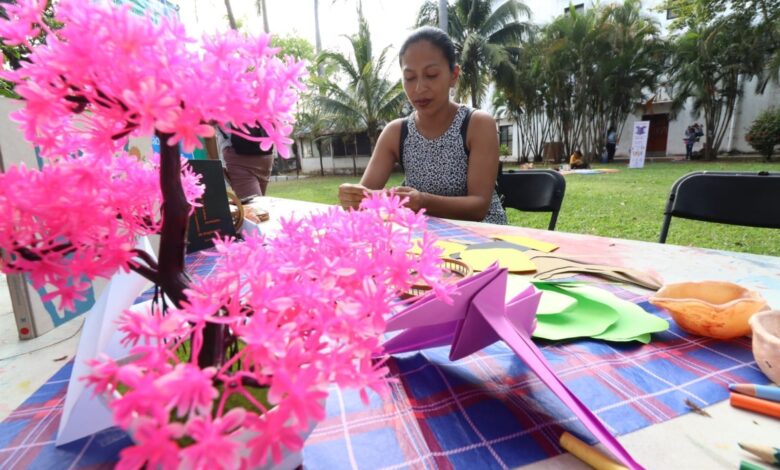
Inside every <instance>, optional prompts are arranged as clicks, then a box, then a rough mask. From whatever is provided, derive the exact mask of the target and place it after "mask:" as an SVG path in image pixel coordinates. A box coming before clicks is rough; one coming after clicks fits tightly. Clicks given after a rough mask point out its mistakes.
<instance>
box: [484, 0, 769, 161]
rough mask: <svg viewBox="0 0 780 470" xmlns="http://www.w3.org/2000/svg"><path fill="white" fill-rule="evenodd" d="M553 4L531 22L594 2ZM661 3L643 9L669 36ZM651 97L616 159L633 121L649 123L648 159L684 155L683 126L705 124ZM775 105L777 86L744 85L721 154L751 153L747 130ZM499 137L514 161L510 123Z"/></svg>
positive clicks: (664, 94) (660, 93)
mask: <svg viewBox="0 0 780 470" xmlns="http://www.w3.org/2000/svg"><path fill="white" fill-rule="evenodd" d="M528 3H529V6H531V8H533V6H534V3H535V2H533V1H530V2H528ZM545 3H546V0H545ZM550 3H553V2H550ZM554 3H555V4H556V9H555V11H554V12H553V13H552V14H551V15H550V16H549V17H547V18H544V17H536V18H534V20H535V21H536V22H538V23H547V22H549V21H551V20H552V19H553V18H554V17H555V16H557V15H560V14H563V13H564V12H566V11H567V10H568V8H570V7H574V8H575V9H578V10H585V9H588V8H592V6H593V3H594V2H593V1H578V0H574V1H571V2H570V1H569V0H555V1H554ZM660 3H661V1H660V0H648V1H645V2H644V9H645V11H647V12H648V13H649V14H651V15H653V16H655V17H656V18H657V19H658V22H659V24H660V25H661V28H662V31H663V33H664V34H668V32H669V26H670V24H671V22H672V19H673V16H672V14H671V13H670V12H667V11H655V10H654V7H655V6H656V5H658V4H660ZM545 6H547V5H545ZM545 11H549V8H546V9H545ZM651 98H653V100H652V102H651V104H650V105H646V106H637V108H636V110H635V112H634V114H632V115H630V116H629V117H628V120H627V121H626V123H625V126H624V127H623V133H622V135H621V136H620V140H619V142H618V146H617V152H616V153H617V156H618V157H620V156H627V155H628V153H629V145H630V142H631V132H632V129H633V122H634V121H638V120H644V121H650V135H649V139H648V143H647V155H648V156H649V157H661V156H667V155H684V154H685V144H684V143H683V134H684V132H685V129H686V127H687V126H688V125H689V124H692V123H693V122H699V123H701V124H702V125H704V119H703V116H700V117H695V116H693V115H692V114H691V111H690V109H691V107H690V104H687V105H686V107H685V109H683V110H681V111H680V112H679V113H677V116H676V117H672V116H671V112H670V111H671V97H670V96H669V92H668V91H667V90H664V89H660V90H656V91H655V92H654V93H653V92H648V94H647V96H646V100H645V101H646V102H647V101H650V99H651ZM485 102H486V103H489V102H490V101H489V99H486V100H485ZM778 103H780V87H778V86H777V85H775V84H773V83H770V84H769V85H768V86H767V88H766V90H765V91H764V94H762V95H757V94H756V93H755V81H751V82H748V83H745V87H744V94H743V96H742V97H740V98H738V102H737V106H736V109H735V111H734V115H733V117H732V120H731V122H730V124H729V129H728V131H727V132H726V136H725V137H724V139H723V144H722V146H721V151H722V152H737V153H753V150H752V148H751V147H750V145H749V144H748V143H747V142H746V141H745V134H746V133H747V129H748V128H749V127H750V124H751V123H752V122H753V120H754V119H755V118H756V117H757V116H758V114H759V113H761V112H762V111H763V110H765V109H766V108H768V107H770V106H772V105H776V104H778ZM499 137H500V138H501V137H504V139H502V141H505V142H507V143H508V141H509V140H511V141H512V146H511V149H512V157H514V158H517V157H518V149H519V148H520V146H519V145H518V142H517V132H516V131H515V129H514V124H513V123H512V122H511V121H509V120H501V121H500V122H499ZM700 145H701V144H699V146H697V147H696V150H698V149H699V148H700Z"/></svg>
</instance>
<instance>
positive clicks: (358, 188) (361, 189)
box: [339, 183, 371, 209]
mask: <svg viewBox="0 0 780 470" xmlns="http://www.w3.org/2000/svg"><path fill="white" fill-rule="evenodd" d="M366 191H368V192H371V191H370V190H369V189H368V188H366V187H365V186H363V185H362V184H351V183H344V184H342V185H341V186H339V202H340V203H341V207H343V208H344V209H349V208H352V209H357V208H358V206H360V201H362V200H363V197H364V196H365V193H366Z"/></svg>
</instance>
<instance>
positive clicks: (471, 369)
mask: <svg viewBox="0 0 780 470" xmlns="http://www.w3.org/2000/svg"><path fill="white" fill-rule="evenodd" d="M258 204H259V205H261V206H262V207H263V208H265V209H266V210H268V211H269V213H270V214H271V218H272V219H271V221H269V222H265V223H262V224H260V225H259V227H260V228H261V229H262V230H267V231H271V230H273V228H274V226H275V224H278V217H279V216H280V215H282V214H289V213H291V212H297V213H305V212H307V211H311V210H317V209H319V208H322V207H323V206H320V205H314V204H309V203H302V202H297V201H287V200H283V199H275V198H263V199H262V200H261V201H259V202H258ZM431 228H432V229H433V230H435V231H436V232H437V233H438V234H440V236H441V237H442V238H453V237H454V238H456V239H464V240H467V239H470V240H472V241H476V240H479V239H481V237H483V236H485V235H488V234H493V233H497V232H503V233H511V234H518V235H524V236H529V237H532V238H537V239H540V240H545V241H550V242H553V243H556V244H558V245H559V246H560V247H561V248H560V250H559V252H560V253H573V254H580V255H586V256H588V257H589V258H592V259H593V261H594V262H595V261H598V262H599V263H601V264H615V265H625V266H630V267H633V268H637V269H644V270H652V271H655V272H657V273H658V274H660V275H661V276H662V277H664V278H665V280H666V281H667V282H676V281H681V280H691V279H719V280H728V281H732V282H737V283H739V284H742V285H745V286H749V287H752V288H755V289H757V290H759V291H761V292H762V294H763V295H764V296H765V297H766V298H767V300H768V301H769V303H770V305H774V306H780V258H776V257H768V256H758V255H749V254H739V253H728V252H721V251H714V250H705V249H698V248H691V247H681V246H674V245H659V244H655V243H646V242H637V241H628V240H617V239H609V238H602V237H593V236H587V235H577V234H567V233H561V232H547V231H541V230H533V229H525V228H520V227H501V226H490V225H485V224H476V223H467V222H456V223H454V224H452V223H449V222H447V221H438V220H435V219H432V221H431ZM604 287H606V288H610V289H613V291H615V292H617V293H618V294H619V295H620V296H622V297H624V298H628V299H631V300H633V301H635V302H637V303H640V305H642V306H643V307H645V308H647V309H649V310H651V311H653V308H652V307H651V306H649V304H646V303H643V302H644V300H645V298H646V296H647V294H648V293H647V292H646V291H643V290H641V289H639V288H625V287H624V286H621V287H619V288H618V287H615V286H606V285H605V286H604ZM0 305H2V304H0ZM0 321H5V317H0ZM11 321H12V318H11ZM79 322H80V320H76V321H74V322H71V323H69V324H67V325H65V326H63V327H61V328H58V329H57V330H55V331H54V332H52V333H50V334H49V335H54V334H55V333H56V335H54V336H49V335H45V336H43V337H41V338H38V339H37V340H34V341H36V343H29V342H28V343H22V344H15V345H10V347H9V346H8V345H3V346H1V349H0V357H6V356H8V355H10V354H14V351H15V353H24V352H25V350H26V349H35V348H38V347H41V346H44V345H46V344H48V342H54V341H58V340H60V339H63V338H65V339H64V341H62V342H60V343H59V344H57V345H56V346H54V347H52V348H46V349H41V350H38V351H34V352H31V353H29V354H22V355H20V356H17V357H15V358H12V359H9V360H5V361H3V362H0V367H1V368H2V369H4V370H3V371H0V391H1V392H2V393H0V418H4V417H5V416H7V415H8V413H9V412H10V409H13V408H16V407H17V406H18V405H19V404H20V403H21V400H22V399H24V398H27V396H29V395H30V394H31V393H32V392H33V391H35V390H36V389H38V387H40V386H41V385H42V384H43V383H44V382H46V379H47V378H48V377H50V376H52V375H53V374H54V373H55V372H57V371H58V370H60V368H61V367H62V365H63V362H59V361H56V362H55V359H60V358H61V356H63V355H70V357H72V353H73V351H74V350H75V346H76V343H75V337H76V336H77V333H78V324H79ZM70 334H75V335H74V337H73V338H70V339H68V338H67V336H68V335H70ZM672 345H673V346H672ZM605 347H609V348H611V351H610V353H609V359H608V360H606V361H605V362H603V363H601V364H599V363H594V362H591V363H587V360H586V361H585V362H586V363H584V364H583V358H589V357H591V356H590V355H591V354H595V353H599V354H601V353H603V348H605ZM11 349H14V351H11ZM544 350H545V354H546V355H548V360H551V359H552V360H557V359H560V358H564V360H562V362H557V363H555V362H554V367H556V369H557V370H558V371H559V373H560V374H561V375H562V377H563V380H564V382H566V383H567V385H569V386H570V387H571V388H572V389H573V390H574V391H575V393H577V394H578V395H579V396H580V398H582V399H583V400H584V401H585V402H586V403H587V404H588V405H589V406H590V405H592V407H593V408H594V409H596V410H597V412H598V413H599V415H600V417H601V418H602V419H603V420H605V421H606V422H607V423H608V425H610V426H612V427H613V429H615V430H616V431H617V432H618V433H619V434H622V436H621V437H620V441H621V442H622V443H623V445H624V446H625V447H626V448H627V449H628V450H629V452H631V453H632V454H633V455H634V457H635V458H636V459H637V460H638V461H639V462H640V463H642V464H643V465H645V466H647V467H648V468H671V467H675V468H718V467H723V468H736V467H737V465H738V463H739V460H740V459H741V458H746V456H745V454H743V453H742V452H741V451H739V449H738V448H737V446H736V442H738V441H746V442H757V443H764V444H774V445H777V442H772V441H767V439H769V438H771V437H773V436H780V422H778V421H777V420H773V419H770V418H766V417H763V416H759V415H755V414H752V413H748V412H744V411H741V410H736V409H732V408H731V407H730V406H729V405H728V404H727V403H719V404H717V405H715V406H710V407H708V408H707V411H708V412H709V413H710V414H711V415H712V418H705V417H702V416H699V415H696V414H690V413H689V414H683V413H685V411H686V409H685V406H684V405H683V403H682V401H683V400H682V397H684V396H689V395H693V396H697V395H706V396H708V397H709V398H706V402H707V403H713V402H717V401H720V400H722V399H724V398H725V396H726V392H725V388H724V384H725V383H728V382H729V381H734V380H735V379H736V378H745V379H746V380H752V379H754V380H759V379H760V377H761V375H760V373H759V372H757V369H756V367H755V365H754V364H753V363H752V357H751V356H750V353H749V339H746V338H743V339H740V340H736V341H733V342H728V343H724V342H719V341H715V340H709V339H703V338H691V337H689V336H687V335H685V334H683V333H681V332H679V330H673V331H672V332H671V333H670V335H669V336H663V337H662V339H661V340H656V341H655V342H654V343H651V344H650V345H649V346H644V347H639V346H622V347H615V346H614V345H605V344H604V343H600V342H590V341H577V342H568V343H562V344H557V343H549V344H546V346H545V347H544ZM446 352H447V351H446V350H444V349H431V350H426V351H422V352H420V353H410V354H406V355H400V356H399V357H397V358H395V359H394V360H393V361H391V368H392V370H393V371H394V373H395V374H396V375H398V376H400V377H401V378H402V380H401V383H399V384H398V385H397V386H394V388H393V399H392V400H386V401H382V400H380V399H379V398H378V397H372V399H371V402H370V403H369V405H368V406H364V405H362V404H361V403H360V401H359V399H358V398H357V394H355V393H352V392H350V391H342V390H337V389H333V390H332V391H331V394H330V396H329V398H328V401H327V411H328V418H327V419H326V420H325V421H323V422H322V423H320V425H319V426H318V427H317V428H316V429H315V431H314V432H313V433H312V435H311V436H310V438H309V439H308V440H307V443H306V448H305V449H304V458H305V460H304V462H305V466H306V468H329V469H330V468H380V467H383V468H452V467H457V468H508V467H515V466H522V465H525V466H527V467H528V468H578V467H579V468H583V466H582V464H580V463H579V462H577V461H576V460H575V459H573V457H571V456H569V455H568V454H563V455H558V456H557V457H552V458H550V456H551V455H555V454H557V453H558V452H559V449H558V448H557V445H556V444H555V440H556V436H557V435H558V434H559V433H560V430H561V428H562V427H565V428H567V429H572V430H574V431H575V432H578V431H580V430H581V428H579V427H578V423H577V422H576V420H574V419H571V418H569V417H566V416H565V414H561V413H565V410H563V411H561V410H560V406H558V405H556V404H555V400H554V399H550V397H549V396H546V395H545V393H544V389H543V388H541V387H540V386H539V384H538V383H535V382H534V377H533V376H532V375H529V374H528V372H527V370H526V371H524V370H523V367H524V366H523V365H522V364H521V363H520V361H519V360H518V359H516V358H514V356H513V355H512V354H511V353H508V352H507V350H506V348H505V347H504V346H503V345H493V346H491V347H489V348H486V350H484V351H481V352H479V353H477V354H476V355H473V356H470V357H469V358H465V359H463V360H461V361H458V363H455V364H453V363H450V362H449V361H448V360H447V359H446ZM9 353H10V354H9ZM696 354H700V355H701V357H700V358H698V359H697V360H696V361H691V357H694V356H695V355H696ZM691 355H694V356H691ZM699 360H700V361H701V362H698V361H699ZM685 361H688V362H685ZM694 362H696V363H694ZM681 363H684V364H688V365H689V366H690V367H691V368H693V369H694V370H693V372H691V374H693V375H692V376H691V379H690V380H689V381H687V382H686V380H685V379H684V378H683V379H682V381H681V382H680V380H681V379H679V377H678V378H675V377H672V376H671V372H673V371H672V369H669V370H667V371H665V370H664V365H665V364H666V365H668V364H676V366H675V367H676V369H680V368H681V367H680V364H681ZM623 368H625V369H627V370H640V371H643V372H642V373H641V374H639V375H636V374H635V375H631V376H628V377H629V378H630V380H626V381H624V383H622V384H619V383H612V382H610V381H613V380H614V379H615V377H616V376H618V377H619V375H615V371H619V370H622V369H623ZM659 368H660V369H659ZM697 368H698V369H697ZM645 372H646V373H647V374H645ZM666 372H668V374H666ZM67 374H68V371H67V369H65V370H62V371H60V373H59V374H58V375H55V377H54V378H53V380H50V381H49V382H48V383H47V385H45V386H44V387H43V388H41V389H40V390H39V392H38V394H37V395H36V396H37V397H38V398H37V401H36V400H33V401H36V402H35V403H30V402H28V404H26V405H25V406H23V407H22V409H21V410H20V411H17V412H15V413H14V414H13V415H11V418H10V419H9V420H6V422H4V423H2V424H0V469H3V468H6V467H8V468H11V467H16V466H17V465H18V464H21V463H25V462H26V463H30V464H31V465H33V466H40V465H41V462H47V464H50V466H51V464H55V463H56V465H53V466H55V467H63V468H65V467H68V466H71V465H72V466H73V467H82V466H86V465H92V466H100V464H101V463H103V464H106V460H105V459H104V460H100V458H99V457H100V456H101V455H102V456H103V457H105V455H109V454H110V453H111V452H114V453H115V452H116V451H117V450H118V448H120V447H121V446H122V445H126V442H125V441H123V439H125V438H124V436H123V434H122V433H121V432H117V431H108V432H105V433H104V434H101V435H99V436H98V437H96V438H95V439H93V440H91V441H90V442H89V445H86V443H81V444H80V445H79V446H72V448H68V449H62V448H61V449H57V450H54V448H53V446H52V445H51V443H50V442H49V441H51V439H53V437H54V436H53V434H52V432H56V424H57V420H58V418H57V416H56V414H57V407H58V406H60V407H61V405H62V404H61V396H62V388H63V386H64V385H63V384H64V383H65V382H64V380H65V377H67ZM667 375H669V376H668V377H667ZM593 377H595V378H596V382H589V380H592V379H593ZM653 377H654V378H653ZM20 378H21V381H20V380H19V379H20ZM651 378H652V379H651ZM605 381H606V383H607V384H611V385H610V387H612V393H618V392H620V393H623V394H625V395H628V397H627V398H626V397H624V398H626V399H625V400H622V401H629V402H630V403H629V404H628V405H627V406H622V405H621V406H616V405H615V400H614V399H613V398H610V397H608V396H606V395H607V394H606V393H602V392H600V393H596V394H593V395H589V396H583V395H584V394H587V392H588V390H589V389H590V388H593V389H594V390H595V389H596V388H595V386H596V385H600V386H603V384H604V382H605ZM632 381H633V382H639V381H646V382H647V383H643V384H639V385H637V384H636V383H633V384H632ZM653 381H658V382H659V383H660V384H661V385H658V384H654V383H650V382H653ZM664 381H667V382H669V383H667V384H664V383H663V382H664ZM678 382H680V383H682V385H680V383H678ZM688 382H691V383H688ZM654 386H658V387H659V388H658V389H657V390H656V391H655V392H652V391H651V392H646V391H645V392H636V391H635V392H634V395H632V389H631V387H638V388H640V389H641V388H642V387H645V388H647V389H650V390H652V389H653V387H654ZM621 390H622V392H621ZM616 391H617V392H616ZM610 400H611V401H610ZM610 407H612V408H610ZM632 409H633V410H636V409H639V410H642V413H640V414H646V416H645V420H646V421H647V422H646V423H640V424H639V425H637V420H636V419H635V417H633V418H632V417H631V416H628V415H623V413H628V412H630V410H632ZM627 410H628V411H627ZM680 414H683V415H682V416H679V417H675V416H678V415H680ZM548 415H552V416H553V417H556V416H557V417H558V418H556V419H554V420H553V422H552V423H549V422H547V423H546V424H545V420H547V421H549V418H550V416H548ZM651 422H653V423H654V424H652V425H650V426H647V424H650V423H651ZM656 422H657V424H655V423H656ZM540 423H542V424H540ZM30 427H34V428H33V429H30ZM442 430H445V431H446V432H444V431H442ZM26 431H27V434H26V435H24V436H21V438H20V434H23V433H25V432H26ZM580 435H581V436H583V437H587V434H585V435H583V434H580ZM464 439H465V440H466V441H468V442H466V443H464V442H462V441H463V440H464ZM775 440H776V439H775ZM123 442H125V444H123ZM74 444H76V443H74ZM98 447H100V449H99V450H98ZM44 458H45V459H44ZM12 459H13V460H12ZM90 459H91V460H90Z"/></svg>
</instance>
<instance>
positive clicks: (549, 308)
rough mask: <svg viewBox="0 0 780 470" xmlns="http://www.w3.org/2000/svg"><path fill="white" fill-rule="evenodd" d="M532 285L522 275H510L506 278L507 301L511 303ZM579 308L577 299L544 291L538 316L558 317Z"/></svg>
mask: <svg viewBox="0 0 780 470" xmlns="http://www.w3.org/2000/svg"><path fill="white" fill-rule="evenodd" d="M531 285H532V283H531V281H530V280H529V277H528V276H524V275H521V274H509V275H508V276H507V278H506V301H507V302H509V301H510V300H512V299H513V298H514V297H515V296H516V295H518V294H520V293H521V292H523V291H524V290H526V289H528V287H530V286H531ZM576 307H577V299H575V298H574V297H572V296H570V295H566V294H560V293H558V292H553V291H549V290H544V291H542V297H541V299H540V300H539V307H538V308H537V309H536V314H537V315H557V314H559V313H563V312H565V311H568V310H572V309H574V308H576Z"/></svg>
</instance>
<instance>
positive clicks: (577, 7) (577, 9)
mask: <svg viewBox="0 0 780 470" xmlns="http://www.w3.org/2000/svg"><path fill="white" fill-rule="evenodd" d="M569 10H571V7H566V8H564V9H563V13H564V14H568V13H569ZM584 11H585V4H584V3H578V4H576V5H574V12H575V13H583V12H584Z"/></svg>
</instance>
